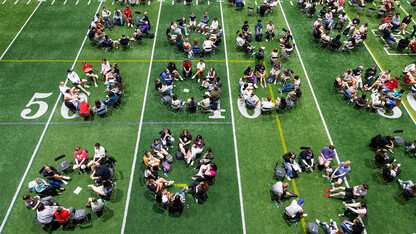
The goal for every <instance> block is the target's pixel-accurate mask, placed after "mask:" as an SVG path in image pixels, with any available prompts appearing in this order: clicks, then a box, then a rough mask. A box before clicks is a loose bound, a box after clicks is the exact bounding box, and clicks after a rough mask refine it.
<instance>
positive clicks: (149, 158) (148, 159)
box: [143, 151, 160, 167]
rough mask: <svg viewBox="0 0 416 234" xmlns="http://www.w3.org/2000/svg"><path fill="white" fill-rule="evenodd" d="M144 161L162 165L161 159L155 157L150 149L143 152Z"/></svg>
mask: <svg viewBox="0 0 416 234" xmlns="http://www.w3.org/2000/svg"><path fill="white" fill-rule="evenodd" d="M143 162H144V164H146V165H147V166H149V165H150V166H152V167H158V166H159V165H160V160H159V159H157V158H155V157H153V155H152V154H151V153H150V152H149V151H144V152H143Z"/></svg>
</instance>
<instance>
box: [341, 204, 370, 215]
mask: <svg viewBox="0 0 416 234" xmlns="http://www.w3.org/2000/svg"><path fill="white" fill-rule="evenodd" d="M343 204H344V206H345V208H347V210H346V211H345V212H344V213H343V214H339V215H338V216H340V217H344V216H349V215H350V214H351V215H352V216H354V218H358V217H360V218H363V217H364V216H365V215H366V214H367V209H368V208H367V205H366V204H365V202H361V203H358V202H357V203H350V204H347V203H346V202H343Z"/></svg>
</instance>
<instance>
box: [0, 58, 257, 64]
mask: <svg viewBox="0 0 416 234" xmlns="http://www.w3.org/2000/svg"><path fill="white" fill-rule="evenodd" d="M73 61H74V60H65V59H57V60H53V59H7V60H1V61H0V62H2V63H60V62H63V63H67V62H73ZM82 61H86V62H88V63H98V62H101V60H88V59H83V60H77V62H78V63H80V62H82ZM112 61H113V62H115V63H149V62H151V61H152V62H163V63H164V62H172V61H173V62H183V61H184V60H179V59H176V60H175V59H174V60H168V59H159V60H140V59H137V60H135V59H131V60H129V59H126V60H112ZM190 61H191V62H199V60H197V59H193V60H190ZM204 61H206V62H213V63H215V62H217V63H225V62H230V63H252V62H253V61H249V60H215V59H214V60H204Z"/></svg>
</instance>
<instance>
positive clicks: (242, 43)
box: [235, 33, 246, 47]
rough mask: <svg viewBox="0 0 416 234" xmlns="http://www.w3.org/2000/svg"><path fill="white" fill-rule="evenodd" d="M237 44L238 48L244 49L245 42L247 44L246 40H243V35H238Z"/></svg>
mask: <svg viewBox="0 0 416 234" xmlns="http://www.w3.org/2000/svg"><path fill="white" fill-rule="evenodd" d="M235 42H236V43H237V46H238V47H243V45H244V42H246V40H245V39H244V38H243V34H242V33H240V34H238V37H237V39H236V40H235Z"/></svg>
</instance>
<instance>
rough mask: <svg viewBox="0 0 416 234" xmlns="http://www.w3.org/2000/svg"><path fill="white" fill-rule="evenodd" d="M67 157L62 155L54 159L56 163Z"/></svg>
mask: <svg viewBox="0 0 416 234" xmlns="http://www.w3.org/2000/svg"><path fill="white" fill-rule="evenodd" d="M65 157H66V155H65V154H61V155H59V156H58V157H56V158H54V159H53V160H54V161H55V162H56V161H58V160H60V159H63V158H65Z"/></svg>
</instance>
